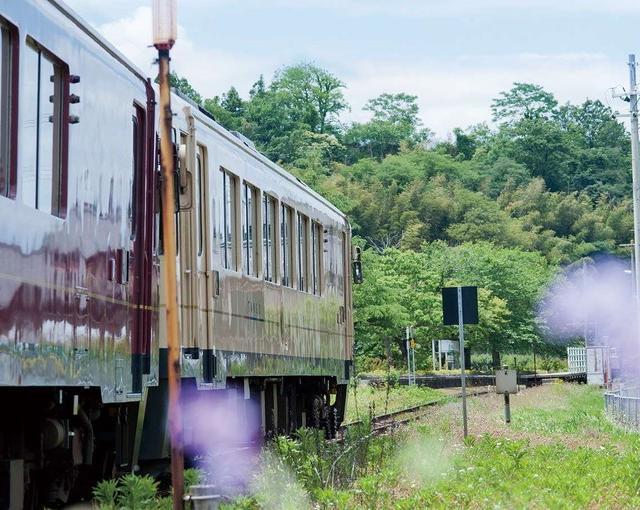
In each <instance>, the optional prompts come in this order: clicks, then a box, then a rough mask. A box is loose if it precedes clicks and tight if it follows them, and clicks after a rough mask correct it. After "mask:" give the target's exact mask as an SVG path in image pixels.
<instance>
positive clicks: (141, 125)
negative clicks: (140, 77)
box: [129, 102, 147, 240]
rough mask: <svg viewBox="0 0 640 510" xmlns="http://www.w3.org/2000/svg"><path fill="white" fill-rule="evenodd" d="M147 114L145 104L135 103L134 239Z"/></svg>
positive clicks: (131, 229)
mask: <svg viewBox="0 0 640 510" xmlns="http://www.w3.org/2000/svg"><path fill="white" fill-rule="evenodd" d="M146 115H147V112H146V110H145V108H144V107H143V106H141V105H140V104H138V103H135V102H134V103H133V112H132V115H131V123H132V128H133V133H132V134H133V144H132V158H131V159H132V169H133V176H132V183H131V205H130V210H129V232H130V238H131V239H132V240H133V239H134V238H135V236H136V227H137V222H138V206H137V203H138V200H137V198H138V187H139V185H140V182H139V181H140V179H141V178H143V174H144V171H145V146H146V143H147V138H146Z"/></svg>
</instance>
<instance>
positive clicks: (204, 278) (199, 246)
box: [194, 144, 217, 382]
mask: <svg viewBox="0 0 640 510" xmlns="http://www.w3.org/2000/svg"><path fill="white" fill-rule="evenodd" d="M207 157H208V154H207V149H206V147H205V146H204V145H200V144H198V145H196V164H195V175H194V215H195V227H196V289H195V291H196V302H197V303H198V313H197V316H196V340H197V341H198V345H199V346H200V347H202V349H203V360H202V368H203V379H204V382H212V381H213V378H214V377H215V375H216V370H215V356H214V352H213V341H212V333H213V331H212V329H213V297H214V296H215V295H216V294H217V291H216V289H215V286H216V285H217V278H216V277H215V273H214V271H213V264H212V253H211V244H210V232H211V230H210V226H211V224H212V220H211V218H212V214H213V212H212V211H211V210H210V209H209V200H208V196H209V193H208V190H209V179H208V166H207Z"/></svg>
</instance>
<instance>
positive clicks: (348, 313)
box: [342, 232, 353, 360]
mask: <svg viewBox="0 0 640 510" xmlns="http://www.w3.org/2000/svg"><path fill="white" fill-rule="evenodd" d="M342 239H343V243H342V260H343V264H344V309H345V321H344V345H345V347H344V353H345V359H348V360H349V359H351V358H352V357H353V352H352V335H353V315H352V310H353V303H352V299H353V296H352V282H353V278H352V276H353V275H352V273H351V233H350V232H349V233H347V232H343V233H342Z"/></svg>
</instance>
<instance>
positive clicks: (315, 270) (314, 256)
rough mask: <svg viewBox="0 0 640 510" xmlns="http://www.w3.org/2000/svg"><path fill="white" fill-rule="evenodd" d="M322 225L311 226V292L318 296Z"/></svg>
mask: <svg viewBox="0 0 640 510" xmlns="http://www.w3.org/2000/svg"><path fill="white" fill-rule="evenodd" d="M322 245H323V243H322V225H320V224H319V223H316V222H315V221H314V222H313V223H312V224H311V292H313V293H314V294H316V295H319V294H320V261H321V260H322V258H321V256H320V255H321V253H322Z"/></svg>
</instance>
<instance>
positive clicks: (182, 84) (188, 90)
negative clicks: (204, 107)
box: [156, 72, 202, 105]
mask: <svg viewBox="0 0 640 510" xmlns="http://www.w3.org/2000/svg"><path fill="white" fill-rule="evenodd" d="M157 81H158V80H157V79H156V83H157ZM169 85H170V86H171V87H172V88H174V89H175V90H177V91H178V92H179V93H180V94H182V95H183V96H186V97H188V98H189V99H191V100H192V101H193V102H194V103H196V104H198V105H200V104H202V96H201V95H200V94H199V93H198V91H196V89H194V88H193V86H192V85H191V83H189V80H187V79H186V78H182V77H180V76H178V75H177V74H176V73H174V72H171V73H170V74H169Z"/></svg>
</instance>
